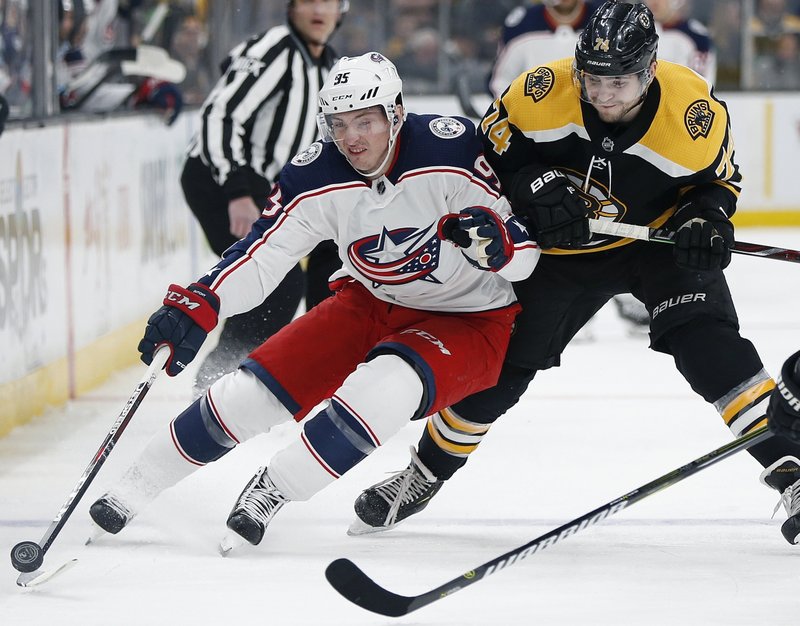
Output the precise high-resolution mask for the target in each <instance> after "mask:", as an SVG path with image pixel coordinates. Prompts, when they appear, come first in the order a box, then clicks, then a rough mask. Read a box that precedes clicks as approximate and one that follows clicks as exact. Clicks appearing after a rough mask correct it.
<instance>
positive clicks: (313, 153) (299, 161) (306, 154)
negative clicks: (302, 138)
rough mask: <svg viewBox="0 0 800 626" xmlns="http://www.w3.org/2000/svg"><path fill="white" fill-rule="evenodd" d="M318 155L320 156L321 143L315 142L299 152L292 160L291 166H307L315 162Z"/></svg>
mask: <svg viewBox="0 0 800 626" xmlns="http://www.w3.org/2000/svg"><path fill="white" fill-rule="evenodd" d="M320 154H322V143H321V142H319V141H315V142H314V143H312V144H311V145H310V146H308V147H307V148H306V149H305V150H301V151H300V152H298V153H297V154H296V155H295V156H294V158H293V159H292V165H298V166H300V167H302V166H304V165H308V164H309V163H313V162H314V161H316V159H317V157H318V156H319V155H320Z"/></svg>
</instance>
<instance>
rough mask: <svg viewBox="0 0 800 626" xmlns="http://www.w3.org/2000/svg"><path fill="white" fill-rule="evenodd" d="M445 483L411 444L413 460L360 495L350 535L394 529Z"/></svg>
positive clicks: (425, 502) (356, 503)
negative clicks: (423, 460)
mask: <svg viewBox="0 0 800 626" xmlns="http://www.w3.org/2000/svg"><path fill="white" fill-rule="evenodd" d="M443 484H444V481H442V480H437V478H436V476H434V475H433V474H432V473H431V472H430V470H428V468H427V467H425V466H424V465H423V464H422V461H420V460H419V457H418V456H417V453H416V451H415V450H414V448H413V447H412V448H411V463H409V464H408V467H407V468H406V469H404V470H403V471H401V472H397V473H396V474H395V475H394V476H391V477H390V478H387V479H386V480H384V481H383V482H380V483H378V484H377V485H373V486H372V487H370V488H369V489H365V490H364V491H363V492H361V495H360V496H358V498H357V499H356V502H355V505H354V508H355V511H356V515H357V519H356V520H355V521H354V522H353V523H352V524H351V525H350V528H349V529H348V531H347V534H348V535H365V534H368V533H375V532H380V531H383V530H389V529H390V528H394V527H395V526H396V525H397V524H398V523H399V522H402V521H403V520H404V519H406V518H407V517H409V516H411V515H414V514H415V513H419V512H420V511H421V510H422V509H424V508H425V507H426V506H428V502H430V501H431V498H433V496H435V495H436V492H437V491H439V489H441V487H442V485H443Z"/></svg>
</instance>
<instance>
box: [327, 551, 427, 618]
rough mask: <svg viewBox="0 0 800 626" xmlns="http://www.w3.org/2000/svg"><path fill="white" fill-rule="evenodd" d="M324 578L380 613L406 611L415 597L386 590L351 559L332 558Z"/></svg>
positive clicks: (352, 599)
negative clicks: (333, 559)
mask: <svg viewBox="0 0 800 626" xmlns="http://www.w3.org/2000/svg"><path fill="white" fill-rule="evenodd" d="M325 578H327V579H328V582H329V583H330V584H331V586H332V587H333V588H334V589H336V591H338V592H339V593H340V594H342V595H343V596H344V597H345V598H347V599H348V600H350V602H352V603H353V604H357V605H358V606H360V607H361V608H362V609H366V610H367V611H372V612H373V613H378V614H380V615H387V616H389V617H400V616H401V615H406V614H407V613H408V612H409V607H410V606H411V603H412V602H413V601H414V598H409V597H408V596H401V595H398V594H396V593H392V592H391V591H387V590H386V589H384V588H383V587H381V586H380V585H379V584H377V583H376V582H375V581H374V580H372V579H371V578H370V577H369V576H367V575H366V574H365V573H364V572H362V571H361V569H360V568H359V567H358V565H356V564H355V563H353V562H352V561H351V560H350V559H336V560H335V561H333V562H332V563H331V564H330V565H328V567H326V568H325ZM410 610H412V611H413V610H414V609H410Z"/></svg>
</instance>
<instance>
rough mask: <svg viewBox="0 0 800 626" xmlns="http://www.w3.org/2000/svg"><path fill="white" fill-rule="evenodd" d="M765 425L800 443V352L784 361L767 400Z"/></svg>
mask: <svg viewBox="0 0 800 626" xmlns="http://www.w3.org/2000/svg"><path fill="white" fill-rule="evenodd" d="M767 424H769V429H770V430H771V431H772V432H773V433H775V434H776V435H781V436H782V437H786V438H787V439H790V440H792V441H794V442H796V443H800V352H795V353H794V354H793V355H792V356H790V357H789V358H788V359H786V362H785V363H784V364H783V367H782V368H781V375H780V376H779V377H778V386H777V387H776V388H775V390H774V391H773V392H772V395H771V396H770V398H769V408H768V409H767Z"/></svg>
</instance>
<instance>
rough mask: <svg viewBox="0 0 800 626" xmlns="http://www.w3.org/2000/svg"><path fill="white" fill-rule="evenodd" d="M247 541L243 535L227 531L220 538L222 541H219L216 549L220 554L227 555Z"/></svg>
mask: <svg viewBox="0 0 800 626" xmlns="http://www.w3.org/2000/svg"><path fill="white" fill-rule="evenodd" d="M246 543H247V542H246V541H245V540H244V537H242V536H241V535H237V534H236V533H234V532H228V533H226V534H225V536H224V537H223V538H222V541H220V542H219V546H218V547H217V550H219V553H220V554H221V555H222V556H228V555H229V554H230V553H231V552H232V551H233V550H235V549H236V548H240V547H242V546H243V545H244V544H246Z"/></svg>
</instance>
